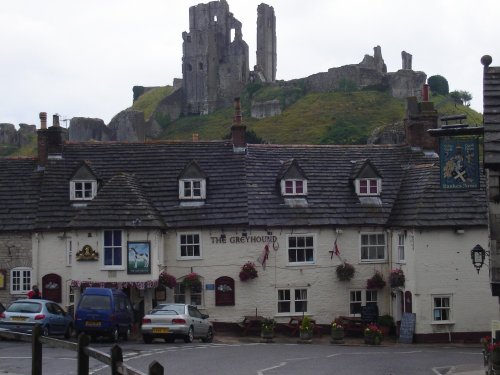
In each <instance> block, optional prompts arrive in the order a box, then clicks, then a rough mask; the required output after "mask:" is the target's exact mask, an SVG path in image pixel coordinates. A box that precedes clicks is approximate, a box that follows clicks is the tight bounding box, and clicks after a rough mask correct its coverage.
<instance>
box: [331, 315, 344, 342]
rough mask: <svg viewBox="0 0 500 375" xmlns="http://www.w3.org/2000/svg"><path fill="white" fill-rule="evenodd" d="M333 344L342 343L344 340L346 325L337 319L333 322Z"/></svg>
mask: <svg viewBox="0 0 500 375" xmlns="http://www.w3.org/2000/svg"><path fill="white" fill-rule="evenodd" d="M330 342H331V343H332V344H342V343H343V342H344V326H343V325H342V323H341V322H340V320H338V319H336V320H334V321H333V323H332V339H331V341H330Z"/></svg>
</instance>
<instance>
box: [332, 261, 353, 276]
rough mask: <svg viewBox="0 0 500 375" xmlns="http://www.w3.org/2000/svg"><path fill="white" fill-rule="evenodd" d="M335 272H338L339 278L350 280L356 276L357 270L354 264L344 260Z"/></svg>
mask: <svg viewBox="0 0 500 375" xmlns="http://www.w3.org/2000/svg"><path fill="white" fill-rule="evenodd" d="M335 272H336V273H337V278H338V279H339V280H340V281H350V280H351V279H352V278H353V277H354V273H355V272H356V270H355V269H354V266H353V265H352V264H350V263H347V262H344V263H343V264H339V265H338V266H337V268H336V269H335Z"/></svg>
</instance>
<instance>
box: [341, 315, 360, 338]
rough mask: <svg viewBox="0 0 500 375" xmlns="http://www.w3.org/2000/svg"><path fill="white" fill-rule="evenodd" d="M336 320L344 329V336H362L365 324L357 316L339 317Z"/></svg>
mask: <svg viewBox="0 0 500 375" xmlns="http://www.w3.org/2000/svg"><path fill="white" fill-rule="evenodd" d="M338 320H339V321H340V324H342V326H343V327H344V332H345V333H346V334H349V333H350V334H352V333H355V334H358V333H360V334H363V332H364V330H365V328H366V324H365V323H364V322H363V320H362V319H361V317H358V316H339V317H338Z"/></svg>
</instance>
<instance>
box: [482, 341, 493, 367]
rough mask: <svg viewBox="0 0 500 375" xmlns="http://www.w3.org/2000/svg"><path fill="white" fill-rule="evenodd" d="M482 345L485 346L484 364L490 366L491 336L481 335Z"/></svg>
mask: <svg viewBox="0 0 500 375" xmlns="http://www.w3.org/2000/svg"><path fill="white" fill-rule="evenodd" d="M480 342H481V345H482V346H483V364H484V365H485V366H488V362H489V359H490V352H489V350H488V347H489V346H490V344H491V336H484V337H481V341H480Z"/></svg>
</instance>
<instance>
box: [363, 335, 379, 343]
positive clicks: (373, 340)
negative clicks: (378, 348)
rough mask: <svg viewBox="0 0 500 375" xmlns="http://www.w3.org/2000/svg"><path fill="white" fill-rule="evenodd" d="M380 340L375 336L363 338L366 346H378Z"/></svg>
mask: <svg viewBox="0 0 500 375" xmlns="http://www.w3.org/2000/svg"><path fill="white" fill-rule="evenodd" d="M381 341H382V340H381V339H380V337H379V336H376V335H366V336H365V344H367V345H380V343H381Z"/></svg>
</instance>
